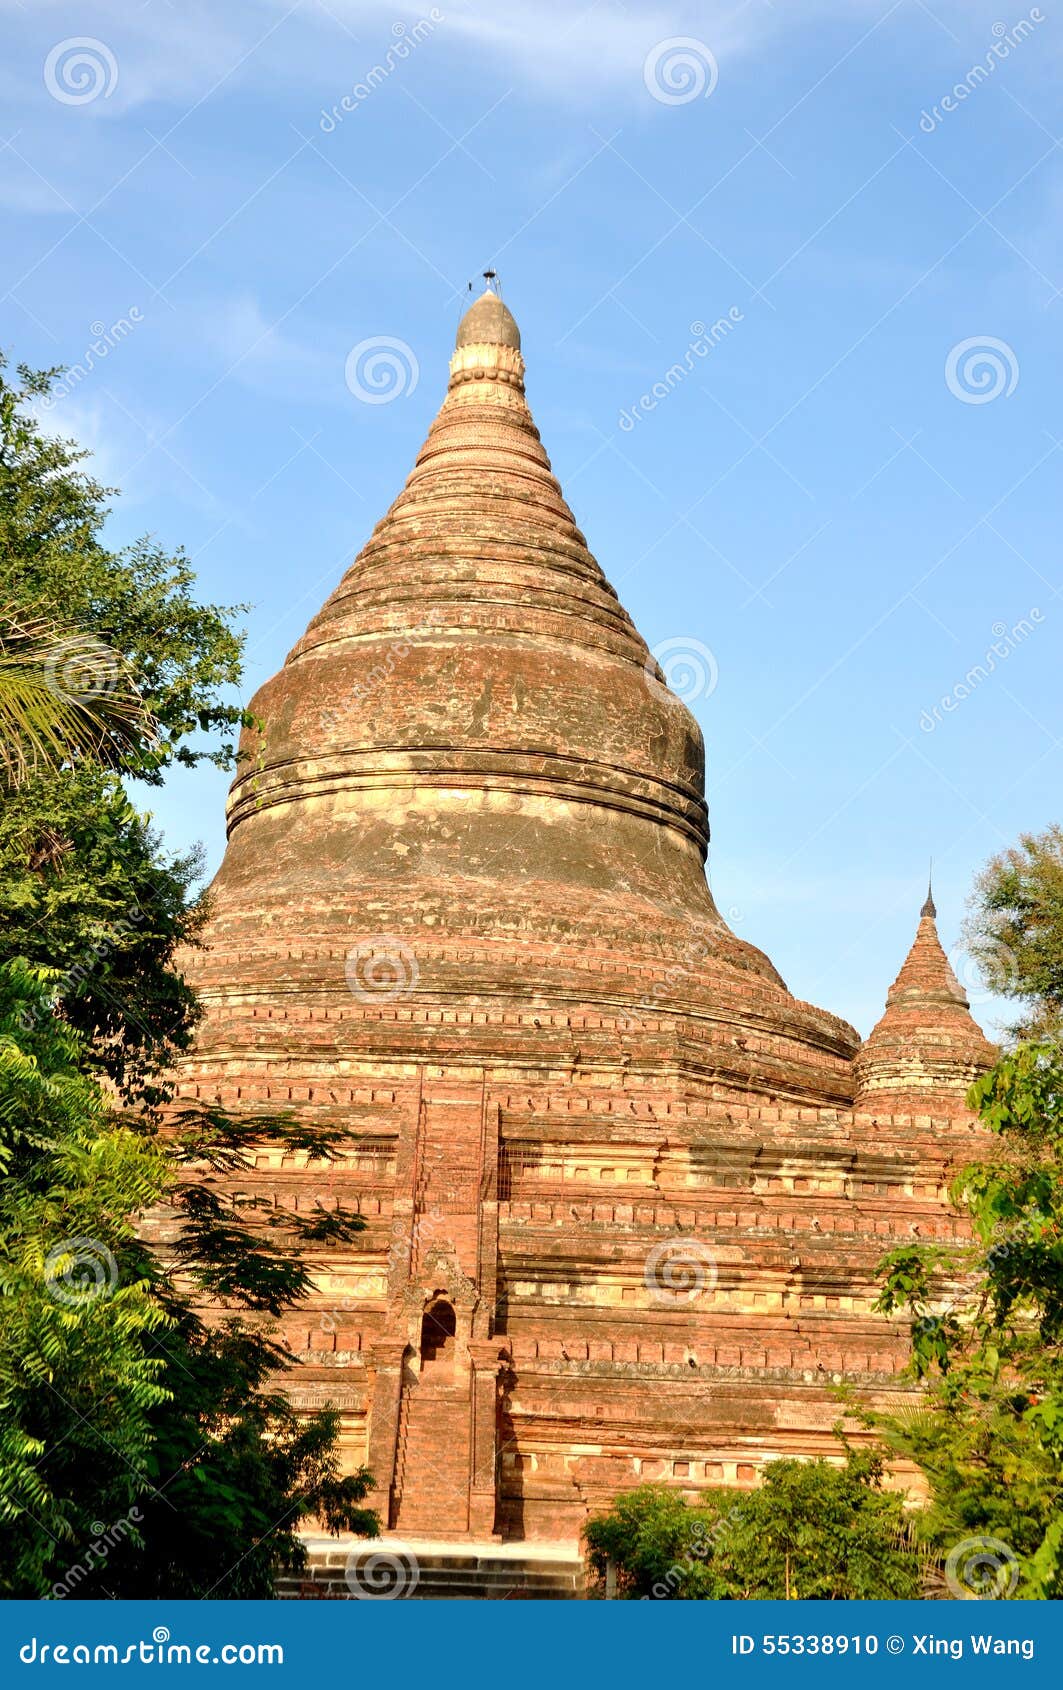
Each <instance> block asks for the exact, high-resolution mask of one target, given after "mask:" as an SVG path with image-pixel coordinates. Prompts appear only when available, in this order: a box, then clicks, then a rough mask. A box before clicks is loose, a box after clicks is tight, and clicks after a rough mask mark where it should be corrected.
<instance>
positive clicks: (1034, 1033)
mask: <svg viewBox="0 0 1063 1690" xmlns="http://www.w3.org/2000/svg"><path fill="white" fill-rule="evenodd" d="M964 937H965V941H966V944H967V948H968V949H969V951H970V952H971V955H972V956H973V957H974V958H975V960H976V962H977V963H978V964H979V966H980V968H981V969H982V972H983V973H984V975H985V977H986V980H987V982H988V984H989V985H990V986H991V987H992V989H993V990H994V991H995V992H999V993H1000V994H1001V995H1002V996H1004V997H1010V998H1013V999H1015V1000H1016V1001H1017V1002H1018V1003H1019V1004H1020V1005H1021V1007H1022V1013H1021V1016H1020V1019H1019V1020H1018V1022H1017V1023H1016V1024H1015V1026H1014V1027H1013V1029H1012V1031H1013V1033H1014V1034H1016V1035H1017V1036H1019V1037H1022V1038H1039V1037H1042V1036H1045V1035H1053V1034H1058V1033H1059V1032H1060V1031H1061V1030H1063V827H1060V826H1059V824H1058V823H1054V824H1053V825H1052V826H1051V827H1048V828H1046V829H1045V831H1044V832H1043V833H1024V834H1023V835H1022V837H1021V838H1020V840H1019V843H1018V845H1013V846H1011V847H1010V848H1009V849H1008V850H1007V851H1003V852H1001V853H1000V855H999V856H996V857H994V858H992V860H991V861H990V862H989V863H987V865H986V867H985V868H984V869H983V870H982V873H981V874H980V875H979V877H978V879H977V881H976V882H975V888H974V893H973V895H972V898H971V903H970V908H969V911H968V917H967V923H966V926H965V929H964Z"/></svg>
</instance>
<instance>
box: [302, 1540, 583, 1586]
mask: <svg viewBox="0 0 1063 1690" xmlns="http://www.w3.org/2000/svg"><path fill="white" fill-rule="evenodd" d="M308 1547H309V1549H310V1567H309V1569H308V1572H307V1574H306V1576H305V1577H303V1578H302V1579H292V1578H288V1579H283V1580H282V1581H281V1582H280V1583H279V1584H278V1586H277V1595H278V1597H281V1598H285V1599H287V1600H290V1601H310V1602H313V1601H341V1602H342V1601H353V1600H355V1599H356V1597H358V1596H360V1595H361V1593H363V1592H366V1593H370V1594H372V1595H375V1596H376V1597H378V1598H384V1599H386V1598H388V1597H391V1596H399V1597H403V1598H411V1599H413V1600H414V1601H422V1602H423V1601H452V1602H453V1601H464V1602H477V1601H479V1602H514V1601H516V1602H527V1601H552V1602H558V1601H560V1602H573V1601H581V1600H582V1599H583V1598H584V1597H585V1595H586V1591H585V1588H584V1574H583V1565H582V1562H581V1561H580V1559H579V1555H578V1552H577V1551H576V1549H575V1548H574V1547H573V1546H571V1545H568V1544H552V1545H551V1544H542V1545H537V1544H495V1545H488V1544H472V1543H468V1544H460V1545H459V1544H442V1543H432V1542H430V1541H418V1540H417V1539H413V1538H403V1539H401V1540H400V1539H398V1538H396V1537H394V1536H392V1535H391V1534H389V1535H388V1536H387V1537H383V1538H377V1539H364V1538H359V1539H355V1540H352V1541H351V1543H350V1546H349V1547H344V1546H342V1545H337V1543H336V1541H335V1540H334V1539H331V1538H329V1539H316V1540H313V1541H312V1542H311V1543H310V1544H309V1545H308ZM348 1564H350V1568H351V1572H350V1575H349V1576H348Z"/></svg>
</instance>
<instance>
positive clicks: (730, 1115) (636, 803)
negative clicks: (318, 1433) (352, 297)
mask: <svg viewBox="0 0 1063 1690" xmlns="http://www.w3.org/2000/svg"><path fill="white" fill-rule="evenodd" d="M251 709H252V711H253V712H254V714H255V716H256V717H257V718H259V719H260V721H261V723H262V724H263V728H262V732H261V733H260V734H259V733H258V732H254V733H248V734H247V735H246V736H245V742H244V746H243V750H244V753H245V757H244V760H243V761H242V763H241V765H240V772H239V773H238V775H237V778H236V780H235V781H234V783H233V787H232V793H231V797H230V800H229V839H228V847H227V850H226V854H225V859H224V862H223V864H222V867H221V869H220V871H219V873H218V875H217V878H216V879H215V881H214V884H213V887H212V890H211V903H212V916H211V921H210V925H209V928H208V929H207V932H206V934H205V942H206V949H205V950H203V951H201V952H197V953H194V954H193V955H192V956H190V957H189V958H188V959H187V972H188V975H189V978H190V980H191V982H192V984H193V985H194V986H195V988H196V990H197V991H198V992H199V994H200V996H201V998H202V1001H203V1004H204V1008H205V1014H204V1019H203V1022H202V1025H201V1028H200V1031H199V1034H198V1037H197V1042H196V1045H195V1048H194V1051H193V1053H192V1054H191V1056H190V1057H189V1058H188V1059H186V1060H185V1062H184V1063H183V1066H182V1069H181V1073H180V1083H179V1094H180V1095H181V1096H183V1097H184V1098H199V1099H210V1100H215V1099H217V1100H220V1102H221V1103H222V1104H223V1105H225V1106H226V1107H227V1108H230V1109H233V1110H245V1109H246V1110H255V1111H260V1110H262V1109H263V1108H267V1109H277V1110H280V1111H284V1112H287V1113H294V1114H296V1115H298V1116H300V1117H303V1118H306V1119H313V1120H314V1121H316V1122H320V1123H322V1124H330V1125H334V1126H340V1127H342V1129H343V1132H344V1134H345V1138H346V1151H345V1154H344V1155H343V1157H342V1158H341V1160H340V1161H339V1162H338V1163H337V1164H336V1165H334V1166H331V1167H322V1166H321V1165H320V1164H318V1165H315V1166H307V1165H306V1164H305V1163H300V1162H299V1161H298V1160H297V1159H295V1158H285V1159H282V1158H280V1156H279V1153H275V1154H270V1155H267V1154H266V1153H263V1155H262V1156H261V1158H260V1165H259V1166H258V1168H257V1170H256V1173H255V1184H254V1191H255V1194H256V1195H258V1196H265V1197H267V1198H268V1199H269V1200H270V1201H272V1202H273V1203H274V1204H276V1205H277V1206H278V1208H287V1209H290V1210H300V1211H310V1210H312V1209H313V1208H314V1206H315V1205H316V1204H318V1203H322V1204H324V1205H325V1206H333V1205H336V1204H339V1205H342V1206H343V1207H344V1208H347V1209H352V1210H355V1209H356V1210H359V1211H360V1212H361V1214H362V1215H363V1216H364V1218H365V1220H366V1222H367V1227H366V1230H365V1231H364V1232H363V1233H361V1234H360V1235H359V1238H358V1240H357V1241H356V1243H355V1244H353V1245H346V1246H343V1247H342V1248H339V1247H329V1248H327V1249H326V1248H324V1247H323V1248H322V1251H321V1254H320V1256H319V1257H318V1258H317V1259H316V1260H314V1261H313V1262H312V1264H311V1265H312V1267H313V1270H314V1274H315V1281H316V1285H317V1292H316V1296H315V1298H314V1299H313V1301H312V1302H311V1303H308V1304H304V1305H302V1306H300V1308H299V1309H298V1310H296V1311H295V1312H293V1313H291V1314H289V1315H288V1317H287V1319H286V1321H285V1323H284V1330H285V1337H286V1341H287V1342H288V1344H289V1345H290V1346H291V1348H292V1350H293V1351H295V1352H297V1353H298V1355H299V1356H300V1357H301V1359H302V1361H303V1364H304V1365H303V1366H302V1367H301V1368H300V1369H298V1370H297V1371H296V1374H295V1376H294V1377H295V1386H294V1394H295V1396H296V1400H297V1401H298V1402H301V1403H302V1404H303V1405H304V1406H317V1405H323V1404H325V1403H332V1404H334V1405H335V1406H336V1407H337V1408H338V1409H339V1410H340V1411H341V1416H342V1426H343V1445H344V1452H345V1458H346V1459H347V1461H348V1462H349V1464H350V1465H351V1466H352V1467H354V1466H356V1465H359V1464H361V1463H362V1462H363V1461H364V1462H366V1463H367V1464H368V1466H369V1467H370V1469H371V1470H372V1473H373V1474H374V1477H375V1481H376V1485H377V1491H376V1495H375V1497H374V1503H375V1505H376V1506H377V1507H378V1508H379V1510H380V1512H381V1515H382V1517H383V1519H384V1521H385V1523H386V1525H387V1526H388V1527H390V1528H391V1529H393V1530H395V1531H398V1532H401V1533H403V1534H404V1535H407V1536H421V1537H429V1538H445V1537H454V1538H461V1537H464V1536H468V1537H472V1538H479V1539H489V1538H490V1537H491V1536H492V1535H501V1536H502V1537H505V1538H512V1539H520V1538H528V1539H531V1538H541V1539H555V1540H556V1539H559V1538H575V1537H576V1536H577V1535H578V1533H579V1529H580V1527H581V1525H582V1523H583V1521H584V1519H585V1517H586V1515H587V1512H588V1510H590V1509H593V1508H599V1507H602V1506H604V1505H606V1504H607V1503H608V1502H609V1501H610V1500H611V1499H612V1498H613V1496H615V1495H616V1493H617V1492H618V1491H620V1490H622V1489H627V1488H630V1487H632V1486H634V1485H636V1484H639V1483H641V1482H644V1481H647V1480H651V1479H652V1480H658V1481H662V1482H664V1483H666V1484H671V1485H674V1486H676V1487H678V1488H680V1489H681V1490H683V1491H685V1492H688V1493H695V1492H697V1491H698V1490H699V1489H702V1488H704V1487H706V1486H717V1485H720V1484H730V1485H751V1484H753V1483H755V1482H756V1480H757V1476H758V1472H759V1470H760V1469H761V1468H762V1467H763V1465H764V1463H766V1462H767V1461H769V1460H772V1459H773V1458H775V1457H778V1456H780V1455H786V1454H804V1455H815V1454H823V1453H836V1452H837V1446H836V1444H835V1442H834V1440H833V1437H832V1434H831V1427H832V1425H833V1424H834V1422H835V1421H836V1419H837V1417H838V1412H839V1409H838V1402H837V1399H836V1397H835V1396H834V1395H833V1394H832V1387H833V1386H834V1384H835V1383H836V1382H837V1381H839V1380H840V1379H841V1378H843V1377H844V1378H845V1379H847V1380H850V1381H852V1382H853V1383H854V1384H855V1385H856V1386H857V1388H858V1389H859V1390H860V1391H861V1392H862V1393H863V1394H864V1395H865V1396H866V1397H868V1398H870V1399H871V1400H876V1399H879V1400H881V1399H882V1398H883V1397H884V1396H885V1395H888V1394H891V1393H896V1391H897V1390H898V1389H900V1388H902V1386H901V1383H900V1381H899V1380H898V1377H897V1376H898V1374H899V1372H900V1370H901V1368H902V1367H903V1364H904V1361H905V1358H906V1354H907V1343H906V1333H905V1331H904V1330H903V1328H901V1327H900V1326H898V1325H897V1324H895V1323H892V1322H890V1321H888V1320H886V1319H885V1318H883V1317H882V1316H880V1315H876V1314H874V1313H873V1312H872V1305H873V1302H874V1298H875V1295H876V1281H875V1271H874V1270H875V1265H876V1263H877V1262H878V1260H879V1258H880V1257H881V1256H882V1255H883V1253H884V1252H885V1251H886V1250H888V1249H890V1248H891V1247H894V1246H896V1245H897V1244H900V1243H902V1242H904V1241H905V1240H907V1239H909V1238H911V1237H912V1236H913V1235H918V1236H920V1237H921V1238H924V1239H925V1238H928V1237H940V1238H947V1237H951V1236H953V1235H954V1234H955V1232H956V1231H957V1229H958V1228H959V1226H960V1222H959V1220H958V1218H957V1217H956V1216H954V1214H953V1213H952V1212H951V1211H950V1209H949V1207H948V1204H947V1199H946V1186H947V1183H948V1179H949V1177H950V1174H951V1172H953V1171H954V1170H955V1168H956V1167H957V1166H958V1165H959V1164H961V1163H962V1162H963V1161H964V1160H966V1159H967V1157H968V1156H969V1155H970V1154H971V1152H972V1149H973V1147H974V1146H975V1144H976V1143H977V1142H978V1140H977V1134H976V1130H975V1128H974V1125H973V1123H972V1121H971V1118H970V1116H969V1115H968V1113H967V1111H966V1109H965V1106H964V1094H965V1090H966V1088H967V1086H968V1084H969V1082H970V1080H971V1079H972V1078H974V1077H975V1076H976V1075H977V1074H978V1073H979V1072H981V1071H982V1070H983V1069H984V1068H985V1067H987V1066H988V1065H989V1063H990V1062H991V1061H992V1059H993V1051H992V1047H991V1046H990V1045H988V1044H987V1042H986V1040H985V1039H984V1038H983V1036H982V1034H981V1033H980V1031H979V1030H978V1028H977V1027H976V1025H975V1023H974V1021H973V1020H972V1019H971V1016H970V1012H969V1009H968V1006H967V1003H966V1000H965V998H964V995H963V992H962V990H961V989H960V987H959V985H958V983H957V981H956V979H955V976H954V975H953V973H952V971H951V969H950V968H949V965H948V962H947V960H946V958H945V955H944V952H943V951H942V949H941V945H940V942H939V940H938V936H937V930H936V926H935V920H934V909H933V903H932V900H928V902H927V904H926V905H925V906H924V908H923V912H922V916H921V919H920V922H919V927H918V933H917V936H916V939H915V943H914V945H913V947H912V950H911V953H910V955H909V957H908V960H907V961H906V963H905V964H904V967H903V968H902V970H901V973H900V975H899V976H898V978H897V981H896V982H895V984H894V986H893V988H892V990H891V991H890V994H889V999H888V1003H887V1008H886V1012H885V1014H884V1016H883V1018H882V1020H881V1021H880V1022H879V1024H878V1026H877V1027H876V1028H875V1030H874V1032H873V1033H872V1034H871V1036H870V1038H869V1039H868V1040H867V1042H866V1043H865V1044H864V1045H862V1046H861V1043H860V1040H859V1038H858V1036H857V1034H856V1033H855V1032H854V1031H853V1029H852V1028H851V1027H849V1026H848V1025H847V1024H846V1023H845V1022H844V1021H841V1020H839V1019H838V1018H837V1017H835V1016H833V1015H831V1014H828V1013H827V1012H826V1011H825V1010H821V1009H816V1008H814V1007H813V1006H812V1005H810V1004H807V1003H802V1002H799V1001H797V1000H796V999H795V998H793V997H792V996H791V995H790V993H789V992H788V991H787V989H786V986H785V984H784V983H783V981H782V980H781V979H780V977H779V975H778V973H777V972H776V970H775V969H774V968H773V966H772V964H771V963H770V962H769V960H768V959H767V957H766V956H765V955H764V954H763V953H762V952H761V951H759V950H757V949H755V948H754V947H753V946H752V945H750V944H748V943H746V942H745V941H743V940H742V939H740V938H738V937H737V936H736V935H735V934H734V933H732V932H731V931H730V930H729V929H728V927H727V925H726V923H725V922H724V921H723V920H722V918H721V916H720V914H719V912H718V911H717V909H716V907H715V905H714V903H713V900H712V896H711V894H710V892H709V888H708V885H707V883H706V879H705V870H704V864H705V858H706V852H707V848H708V823H707V812H706V804H705V783H704V752H703V745H702V737H701V733H700V731H699V729H698V726H697V723H696V722H695V721H694V718H693V717H692V716H691V714H690V712H689V711H688V710H687V708H686V707H685V705H684V704H683V703H682V702H681V701H680V700H679V699H678V698H677V697H675V696H674V694H672V693H671V692H670V691H669V689H668V687H667V685H666V684H665V680H664V676H663V674H662V673H661V671H660V670H659V668H658V666H657V664H656V663H655V661H654V659H653V657H652V656H651V654H650V653H649V652H648V650H647V648H646V645H645V643H644V641H643V640H642V638H641V637H640V635H639V633H638V631H637V630H636V629H635V627H634V626H633V624H632V622H631V619H630V618H629V616H628V615H627V613H626V612H625V611H624V609H623V606H622V605H621V604H620V602H619V600H618V599H617V596H616V593H615V592H614V590H613V588H612V587H611V586H610V585H609V582H608V580H607V579H606V577H605V575H604V574H603V572H602V570H601V569H600V567H599V565H598V563H597V562H596V560H595V558H594V557H593V555H592V554H591V552H590V550H589V549H588V546H587V542H586V540H585V539H584V536H583V534H582V533H581V532H580V529H579V527H578V525H577V523H576V520H575V518H574V517H573V515H572V512H571V511H570V509H569V507H568V505H567V503H566V502H565V498H564V495H563V493H562V491H561V488H560V487H559V485H558V483H557V481H556V479H555V477H554V476H553V474H552V473H551V469H550V462H549V459H548V458H547V455H546V452H545V451H544V449H543V446H542V444H541V442H540V439H539V433H538V430H537V429H536V427H535V424H534V422H533V421H532V416H531V412H530V411H529V409H528V404H527V401H526V399H525V393H524V359H523V357H522V355H521V337H520V334H519V332H518V329H517V325H516V322H515V321H514V319H513V316H512V315H511V313H510V312H509V310H508V309H507V308H506V306H505V305H504V304H503V303H502V300H501V299H500V298H499V297H498V295H497V294H496V293H495V292H494V291H492V290H490V289H489V290H488V291H487V292H486V293H485V294H484V295H483V297H482V298H480V299H478V300H477V301H476V302H475V304H473V305H472V306H471V308H470V309H469V310H468V311H467V313H466V314H465V316H464V318H463V319H462V322H461V326H460V328H459V330H458V335H457V345H456V348H455V351H454V355H453V357H452V359H451V363H450V383H449V388H448V390H447V394H446V398H445V400H444V402H443V405H442V408H441V410H440V411H439V414H438V416H437V417H436V419H435V422H434V423H433V424H432V427H431V429H430V431H429V435H428V438H427V440H426V441H425V444H424V446H423V448H422V450H421V452H420V454H419V456H418V458H417V461H416V463H415V464H414V467H413V470H412V471H411V473H410V476H409V479H408V481H407V482H406V485H405V487H404V488H403V490H402V492H401V493H400V494H399V496H398V498H397V499H396V500H395V502H394V504H393V505H392V506H391V509H390V510H389V511H388V512H387V514H386V516H385V517H384V518H383V519H382V521H381V522H380V523H378V525H377V527H376V528H375V530H374V531H373V534H372V536H371V537H370V539H369V541H368V543H367V544H366V546H365V547H364V548H363V550H362V552H361V553H360V554H359V556H358V558H357V559H356V560H355V562H354V564H353V565H352V566H351V568H350V569H349V570H348V571H347V573H346V575H345V576H344V578H343V580H342V581H341V582H340V584H339V586H338V587H337V588H336V591H335V592H334V593H333V594H332V596H331V598H329V600H328V602H327V603H326V604H325V605H324V607H323V608H322V610H321V611H320V612H319V613H318V615H317V616H316V617H315V618H314V620H313V621H312V622H311V624H310V626H309V628H308V629H307V630H306V633H305V634H304V635H303V637H302V639H301V640H300V641H299V642H298V644H297V645H296V646H295V648H294V649H293V651H292V652H291V654H290V655H289V657H288V659H287V661H286V662H285V664H284V667H283V668H282V669H281V671H280V673H279V674H277V675H275V676H274V677H273V679H272V680H270V681H269V682H267V684H266V685H265V686H264V687H263V688H262V689H261V691H260V692H259V693H258V694H257V696H256V697H255V699H254V700H253V702H252V705H251Z"/></svg>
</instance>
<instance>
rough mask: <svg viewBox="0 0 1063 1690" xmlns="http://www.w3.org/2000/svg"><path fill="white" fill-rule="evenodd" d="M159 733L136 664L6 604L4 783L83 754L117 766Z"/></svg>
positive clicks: (1, 657) (1, 625)
mask: <svg viewBox="0 0 1063 1690" xmlns="http://www.w3.org/2000/svg"><path fill="white" fill-rule="evenodd" d="M155 733H156V729H155V723H154V720H153V718H152V715H151V712H150V710H149V709H148V707H147V705H146V704H145V703H144V701H143V699H142V698H141V697H140V695H139V693H138V692H137V690H136V688H135V687H134V685H133V683H132V679H131V677H130V674H129V670H128V666H127V665H126V663H125V662H124V660H123V659H122V658H121V657H120V656H119V655H118V654H117V653H116V652H114V651H112V650H111V649H110V648H109V647H108V646H106V645H105V644H104V643H103V641H102V640H99V639H97V638H96V637H95V636H94V635H90V634H85V633H78V632H76V631H73V630H71V629H69V628H63V627H61V626H58V625H56V624H55V623H52V622H48V621H44V620H33V621H27V620H26V619H25V618H24V617H22V616H20V615H19V614H18V613H17V612H16V611H14V610H12V609H10V608H9V607H5V606H3V605H0V787H6V788H7V789H8V790H11V789H13V788H16V787H19V786H21V785H23V784H24V783H25V782H26V781H27V780H28V779H29V778H30V776H31V775H33V774H36V773H38V772H40V771H42V770H53V769H56V768H59V767H61V766H62V764H64V763H68V762H71V761H74V760H76V759H77V758H79V757H94V758H96V759H97V761H99V762H102V763H104V764H106V765H107V766H109V767H113V766H115V765H117V764H119V763H121V762H122V760H123V759H124V758H125V757H126V756H128V755H129V753H131V752H133V751H135V750H137V749H138V748H139V747H142V746H143V745H144V744H145V743H150V742H151V741H152V740H153V739H154V738H155Z"/></svg>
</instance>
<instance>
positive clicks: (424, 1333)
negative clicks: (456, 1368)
mask: <svg viewBox="0 0 1063 1690" xmlns="http://www.w3.org/2000/svg"><path fill="white" fill-rule="evenodd" d="M456 1330H457V1317H456V1316H455V1313H454V1305H453V1303H451V1302H448V1300H447V1298H446V1297H436V1298H434V1299H433V1301H432V1302H430V1303H429V1305H428V1307H427V1308H426V1309H425V1311H424V1314H423V1315H422V1317H421V1366H422V1367H424V1365H425V1363H426V1362H430V1361H439V1360H441V1359H444V1360H451V1359H453V1353H454V1350H453V1338H454V1333H455V1331H456ZM448 1345H449V1346H450V1355H449V1356H448V1355H447V1346H448Z"/></svg>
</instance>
